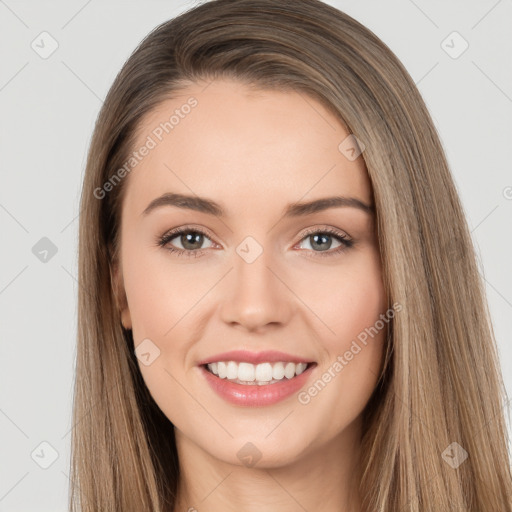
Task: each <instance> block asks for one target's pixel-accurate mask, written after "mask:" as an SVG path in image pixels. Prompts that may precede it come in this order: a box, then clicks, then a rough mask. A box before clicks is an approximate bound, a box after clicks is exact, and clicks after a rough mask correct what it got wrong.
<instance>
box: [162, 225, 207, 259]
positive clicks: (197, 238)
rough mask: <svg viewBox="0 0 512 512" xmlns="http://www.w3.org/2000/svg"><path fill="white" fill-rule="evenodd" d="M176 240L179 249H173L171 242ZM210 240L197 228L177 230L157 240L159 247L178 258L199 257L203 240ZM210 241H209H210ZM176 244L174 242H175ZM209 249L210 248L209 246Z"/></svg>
mask: <svg viewBox="0 0 512 512" xmlns="http://www.w3.org/2000/svg"><path fill="white" fill-rule="evenodd" d="M174 239H177V242H178V244H180V245H181V247H177V248H176V247H173V246H172V244H171V241H172V240H174ZM205 239H206V240H210V238H209V237H208V236H207V234H206V233H205V232H204V231H203V230H201V229H199V228H193V229H192V228H190V227H184V228H178V229H174V230H172V231H170V232H168V233H166V234H165V235H163V236H162V237H160V238H159V239H158V240H157V243H158V245H159V246H161V247H165V248H166V249H167V250H168V251H170V252H172V253H176V254H177V255H178V256H182V255H186V256H194V257H197V256H200V255H201V254H202V252H203V249H202V248H201V246H202V245H203V243H204V240H205ZM210 241H211V240H210ZM175 243H176V242H175ZM210 247H211V246H210Z"/></svg>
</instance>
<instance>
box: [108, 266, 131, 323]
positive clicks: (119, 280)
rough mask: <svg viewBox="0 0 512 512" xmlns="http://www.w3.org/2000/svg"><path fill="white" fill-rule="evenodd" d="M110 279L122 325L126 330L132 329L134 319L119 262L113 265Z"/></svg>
mask: <svg viewBox="0 0 512 512" xmlns="http://www.w3.org/2000/svg"><path fill="white" fill-rule="evenodd" d="M110 279H111V282H112V291H113V293H114V300H115V306H116V309H117V310H118V311H119V313H120V316H121V324H122V326H123V327H124V328H125V329H131V328H132V319H131V315H130V309H129V307H128V300H127V298H126V292H125V290H124V283H123V276H122V273H121V271H120V269H119V265H118V263H117V262H115V263H113V264H112V266H111V267H110Z"/></svg>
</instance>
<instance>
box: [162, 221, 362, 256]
mask: <svg viewBox="0 0 512 512" xmlns="http://www.w3.org/2000/svg"><path fill="white" fill-rule="evenodd" d="M183 233H194V234H201V235H203V236H205V237H207V238H208V239H210V236H209V235H208V233H206V232H205V231H203V230H202V229H200V228H191V227H188V226H185V227H182V228H177V229H175V230H172V231H169V232H168V233H166V234H164V235H163V236H161V237H158V238H157V245H158V246H159V247H164V248H165V249H166V250H168V251H169V252H171V253H173V254H175V255H176V256H185V257H192V258H197V257H199V256H201V255H202V254H203V252H204V251H205V249H196V250H190V251H187V250H184V249H176V248H175V247H172V246H168V247H166V246H167V244H168V243H169V242H170V241H171V240H173V239H174V238H176V237H177V236H178V235H182V234H183ZM314 234H319V235H325V234H328V235H331V236H332V237H333V238H336V239H337V240H338V241H339V242H341V245H340V246H339V247H337V248H336V249H333V250H328V251H312V250H309V251H310V252H313V253H315V256H312V257H313V258H316V257H320V258H324V257H328V256H329V257H330V256H336V255H338V254H340V253H342V252H344V251H346V250H347V249H350V248H351V247H352V246H353V245H354V241H353V240H352V239H350V238H349V237H348V236H347V235H344V234H342V233H340V232H339V231H337V230H335V229H332V228H325V229H311V230H309V231H307V232H306V233H304V235H303V237H302V238H301V239H300V240H299V242H302V240H304V239H305V238H307V237H308V236H310V235H314ZM301 250H303V249H301Z"/></svg>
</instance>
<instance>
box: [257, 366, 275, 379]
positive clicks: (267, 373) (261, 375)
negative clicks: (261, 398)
mask: <svg viewBox="0 0 512 512" xmlns="http://www.w3.org/2000/svg"><path fill="white" fill-rule="evenodd" d="M256 380H257V381H270V380H272V365H271V364H270V363H260V364H259V365H257V366H256Z"/></svg>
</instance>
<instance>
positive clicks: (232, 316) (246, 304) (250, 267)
mask: <svg viewBox="0 0 512 512" xmlns="http://www.w3.org/2000/svg"><path fill="white" fill-rule="evenodd" d="M280 269H281V270H280ZM285 274H286V272H285V271H283V270H282V267H280V266H279V265H276V263H275V260H274V261H272V257H271V254H270V251H265V250H264V251H263V252H262V254H261V255H260V256H259V257H258V258H257V259H256V260H255V261H253V262H252V263H248V262H247V261H245V260H244V259H243V258H242V257H240V256H239V255H238V254H235V255H234V268H233V270H232V271H231V272H230V273H229V275H228V276H227V277H226V280H225V281H226V282H225V284H224V286H225V287H226V288H225V290H226V292H225V296H224V298H223V299H222V305H221V318H222V321H224V322H225V323H227V324H230V325H231V326H236V327H238V328H243V329H245V330H247V331H251V332H255V331H264V330H266V329H268V328H269V327H270V328H277V327H278V326H282V325H285V324H286V323H287V322H288V321H289V319H290V317H291V315H292V310H293V302H294V301H293V293H292V292H291V291H290V289H289V288H288V287H287V284H288V283H287V282H286V281H287V276H286V275H285Z"/></svg>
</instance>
